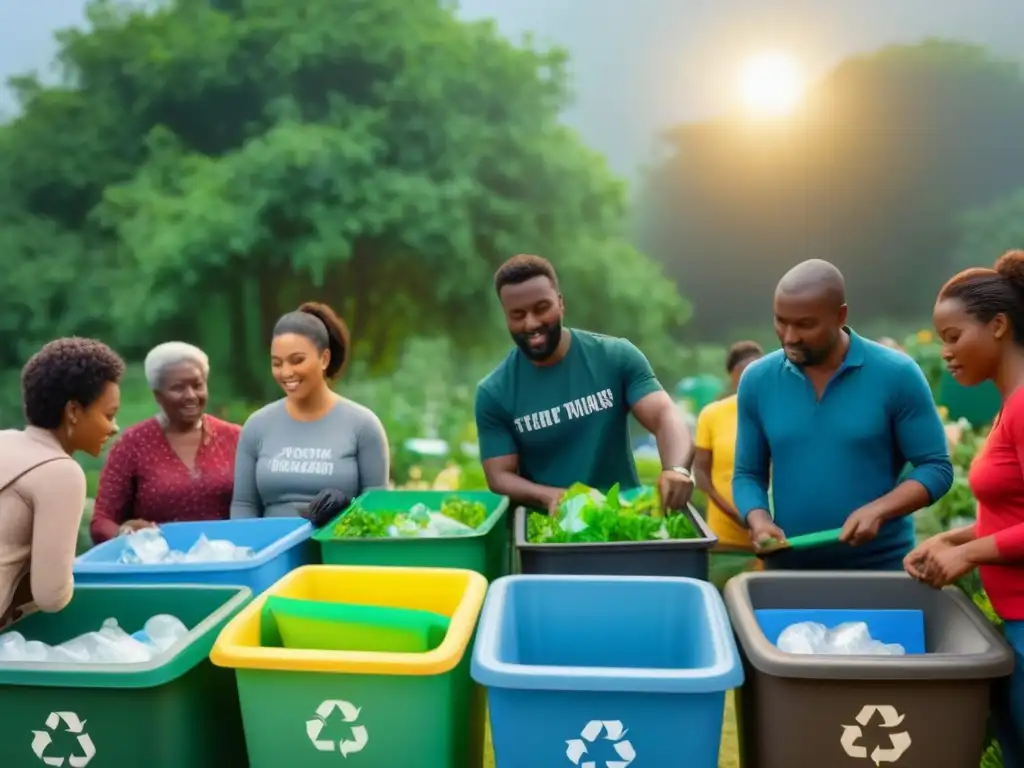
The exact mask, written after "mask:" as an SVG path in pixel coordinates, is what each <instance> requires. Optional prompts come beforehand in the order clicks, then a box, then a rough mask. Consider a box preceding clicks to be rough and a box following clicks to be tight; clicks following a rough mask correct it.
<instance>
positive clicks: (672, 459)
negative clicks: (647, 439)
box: [654, 406, 693, 469]
mask: <svg viewBox="0 0 1024 768" xmlns="http://www.w3.org/2000/svg"><path fill="white" fill-rule="evenodd" d="M660 421H661V423H660V424H659V425H658V428H657V429H656V430H655V431H654V439H655V440H656V441H657V442H658V456H659V457H661V466H662V467H664V468H665V469H668V468H669V467H689V466H690V465H691V464H692V463H693V440H692V439H690V430H688V429H687V428H686V424H685V423H683V419H682V417H680V416H679V412H678V411H676V409H675V406H673V407H672V408H671V409H670V411H669V412H667V413H666V414H665V416H664V417H663V418H662V419H661V420H660Z"/></svg>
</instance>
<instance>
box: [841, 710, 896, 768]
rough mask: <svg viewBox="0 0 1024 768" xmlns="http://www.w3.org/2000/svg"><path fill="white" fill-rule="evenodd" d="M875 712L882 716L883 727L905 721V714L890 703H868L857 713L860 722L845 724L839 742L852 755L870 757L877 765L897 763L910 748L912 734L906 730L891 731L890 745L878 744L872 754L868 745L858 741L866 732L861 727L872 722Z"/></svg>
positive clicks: (894, 725) (891, 726)
mask: <svg viewBox="0 0 1024 768" xmlns="http://www.w3.org/2000/svg"><path fill="white" fill-rule="evenodd" d="M875 713H878V715H880V716H881V718H882V727H883V728H896V727H898V726H899V725H900V724H901V723H902V722H903V718H904V715H901V714H900V713H899V712H897V711H896V707H893V706H891V705H889V704H866V705H865V706H864V707H863V708H862V709H861V711H860V714H858V715H857V723H858V724H856V725H844V726H843V735H842V737H841V738H840V739H839V743H840V744H841V745H842V747H843V750H844V751H845V752H846V754H848V755H849V756H850V757H855V758H868V757H870V758H871V761H872V762H873V763H874V764H875V765H876V766H878V765H881V764H882V763H895V762H896V761H897V760H899V759H900V758H901V757H903V754H904V753H905V752H906V751H907V750H908V749H910V745H911V743H912V741H911V738H910V734H909V733H907V732H906V731H897V732H896V733H890V734H889V746H888V747H881V746H876V747H875V748H874V749H873V750H871V753H870V755H869V754H868V748H867V747H865V746H862V745H860V744H858V743H857V742H858V741H859V740H860V737H861V736H862V735H863V733H864V732H863V731H862V730H861V729H862V728H863V727H865V726H866V725H867V724H868V723H870V722H871V718H872V717H874V716H875Z"/></svg>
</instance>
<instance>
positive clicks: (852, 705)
mask: <svg viewBox="0 0 1024 768" xmlns="http://www.w3.org/2000/svg"><path fill="white" fill-rule="evenodd" d="M725 601H726V605H727V607H728V610H729V615H730V618H731V619H732V625H733V628H734V630H735V632H736V636H737V638H738V640H739V647H740V654H741V656H742V657H743V663H744V667H745V673H746V682H745V684H744V685H743V688H742V689H741V690H740V691H739V693H738V694H737V718H738V726H739V739H740V755H741V764H742V766H743V768H793V767H794V766H804V765H806V766H823V767H824V766H828V768H844V766H850V768H853V767H854V766H864V765H867V764H869V763H876V764H880V765H884V764H897V765H899V768H937V767H938V766H941V767H942V768H977V766H978V764H979V762H980V760H981V753H982V750H983V748H984V746H985V742H986V728H987V720H988V712H989V696H990V691H991V688H992V685H993V684H994V683H995V681H996V680H998V679H999V678H1002V677H1005V676H1007V675H1009V674H1010V672H1011V671H1012V669H1013V657H1012V655H1011V652H1010V649H1009V647H1008V646H1007V645H1006V643H1005V642H1004V641H1003V639H1002V637H1001V635H1000V632H999V630H998V629H997V628H996V627H994V626H993V625H992V624H991V623H989V621H988V620H987V619H986V618H985V617H984V615H983V614H982V613H981V612H980V611H979V610H977V609H976V608H975V607H974V605H973V604H972V603H971V601H970V600H969V599H968V598H967V597H965V596H964V594H963V593H962V592H960V590H958V589H956V588H954V587H951V588H947V589H945V590H941V591H940V590H934V589H931V588H929V587H927V586H925V585H923V584H920V583H918V582H916V581H914V580H913V579H911V578H910V577H909V576H907V575H906V574H900V573H870V572H863V573H855V572H841V573H840V572H836V573H832V572H828V573H821V572H818V573H814V572H802V573H798V572H764V573H747V574H741V575H739V576H736V577H735V578H733V579H732V580H731V581H730V582H729V583H728V584H727V585H726V587H725ZM779 611H785V613H781V614H780V613H778V612H779ZM834 611H841V612H842V613H840V614H835V613H833V612H834ZM888 612H893V613H892V615H890V616H887V615H886V614H887V613H888ZM915 614H916V618H915V617H914V615H915ZM799 621H815V622H818V623H822V624H825V625H826V626H828V627H829V628H831V627H832V626H835V625H836V624H838V623H840V622H842V621H864V622H866V623H867V625H868V629H869V630H870V632H871V634H872V637H874V638H875V639H877V640H881V641H883V642H890V643H891V642H897V643H903V644H904V645H905V646H906V649H907V655H905V656H831V655H797V654H789V653H784V652H782V651H780V650H779V649H778V648H777V647H776V646H775V641H776V640H777V639H778V635H779V633H780V632H781V631H782V630H783V629H784V628H785V627H786V626H789V625H791V624H793V623H797V622H799ZM922 647H923V650H924V653H914V651H920V650H922ZM897 761H898V762H897Z"/></svg>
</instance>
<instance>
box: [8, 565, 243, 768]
mask: <svg viewBox="0 0 1024 768" xmlns="http://www.w3.org/2000/svg"><path fill="white" fill-rule="evenodd" d="M251 599H252V592H251V591H250V590H249V589H248V588H247V587H224V586H194V587H193V586H142V585H140V586H92V585H88V586H86V585H83V586H79V587H76V589H75V595H74V598H73V599H72V601H71V603H70V605H68V607H67V608H65V609H64V610H63V611H61V612H60V613H52V614H45V613H36V614H33V615H31V616H27V617H25V618H24V619H22V620H21V621H18V622H16V623H15V624H14V625H13V626H11V627H9V628H8V629H7V631H18V632H20V633H21V634H23V635H24V636H25V638H26V639H28V640H40V641H42V642H44V643H48V644H50V645H56V644H58V643H62V642H65V641H67V640H70V639H71V638H73V637H77V636H79V635H82V634H84V633H86V632H90V631H95V630H98V629H99V628H100V625H101V624H102V623H103V621H104V620H105V619H107V618H110V617H113V618H115V619H117V621H118V623H119V624H120V625H121V627H122V629H124V630H125V631H126V632H129V633H132V632H136V631H138V630H140V629H142V627H143V625H144V624H145V622H146V621H147V620H148V619H149V618H150V617H151V616H153V615H155V614H160V613H169V614H172V615H174V616H177V617H178V618H179V619H181V620H182V622H184V623H185V625H186V626H188V627H189V629H190V632H189V635H188V643H187V645H185V646H184V647H183V648H181V649H180V650H178V651H176V652H172V653H170V654H162V655H161V656H159V657H157V658H156V659H154V660H153V661H151V662H149V663H146V664H59V665H58V664H49V663H32V662H0V711H2V712H3V713H4V715H3V718H2V719H0V742H2V743H3V745H4V746H3V759H2V760H0V764H2V765H3V767H4V768H38V766H42V765H47V764H49V765H53V766H69V767H70V768H85V766H88V767H89V768H125V766H141V765H146V766H150V768H185V766H187V767H188V768H235V767H236V766H237V768H244V766H246V765H247V764H248V763H247V760H246V753H245V739H244V736H243V732H242V724H241V716H240V712H239V705H238V695H237V690H236V686H235V681H234V679H233V675H232V674H231V671H230V670H224V669H219V668H217V667H214V666H213V665H212V664H211V663H210V662H209V659H208V656H209V653H210V649H211V648H212V647H213V643H214V641H215V640H216V639H217V635H218V634H219V632H220V630H221V629H222V628H223V627H224V625H225V624H226V623H227V622H228V620H230V619H231V618H232V617H233V616H234V615H235V614H236V613H238V611H239V610H241V609H242V608H243V607H244V606H245V605H246V604H247V603H248V602H249V601H250V600H251ZM37 750H38V751H40V752H41V753H42V755H41V756H40V757H37V756H36V751H37ZM90 755H91V757H90ZM43 758H51V761H50V762H49V763H47V762H45V761H44V759H43ZM57 758H65V759H64V760H63V761H62V762H60V763H58V762H56V759H57Z"/></svg>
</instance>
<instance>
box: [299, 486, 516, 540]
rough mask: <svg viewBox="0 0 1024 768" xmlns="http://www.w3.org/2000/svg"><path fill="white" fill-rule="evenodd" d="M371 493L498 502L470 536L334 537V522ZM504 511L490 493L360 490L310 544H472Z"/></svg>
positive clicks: (501, 501)
mask: <svg viewBox="0 0 1024 768" xmlns="http://www.w3.org/2000/svg"><path fill="white" fill-rule="evenodd" d="M375 493H392V494H406V493H408V494H414V493H415V494H423V493H436V494H439V495H443V496H459V495H466V494H471V493H472V494H487V495H490V496H494V497H495V498H496V499H498V500H499V501H498V505H497V506H496V507H495V509H494V511H493V512H491V513H490V514H489V515H487V517H486V518H485V519H484V521H483V522H482V523H480V525H479V526H478V527H477V528H476V530H474V531H473V532H472V533H466V534H463V535H461V536H430V537H420V536H395V537H394V538H392V537H375V538H368V537H362V536H335V535H334V526H336V525H337V524H338V522H339V521H340V520H341V518H343V517H344V516H345V515H347V514H348V513H349V511H350V510H351V509H352V508H353V507H354V506H356V505H357V504H359V503H361V502H362V501H363V499H365V498H366V497H367V496H369V495H371V494H375ZM507 511H508V496H502V495H501V494H498V493H493V492H492V491H435V490H433V489H424V490H422V491H417V490H412V489H409V488H394V489H391V488H371V489H369V490H367V491H364V492H363V493H361V494H359V495H358V496H356V498H354V499H352V502H351V503H350V504H349V505H348V506H347V507H345V509H344V510H342V512H341V513H339V514H338V515H337V516H336V517H334V518H333V519H332V520H331V521H330V522H329V523H327V524H326V525H324V526H323V527H321V528H320V529H319V530H317V531H315V532H314V533H313V536H312V538H313V540H314V541H316V542H319V543H320V544H332V543H334V544H337V543H345V544H357V543H366V544H379V543H380V542H382V541H386V542H388V543H389V544H395V545H399V542H401V545H400V546H416V544H417V543H421V542H424V541H474V540H476V539H479V538H482V537H483V536H486V535H487V534H489V533H490V532H491V531H492V530H493V529H494V527H495V526H496V525H497V524H498V521H499V520H501V518H502V516H503V515H504V514H505V513H506V512H507Z"/></svg>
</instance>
